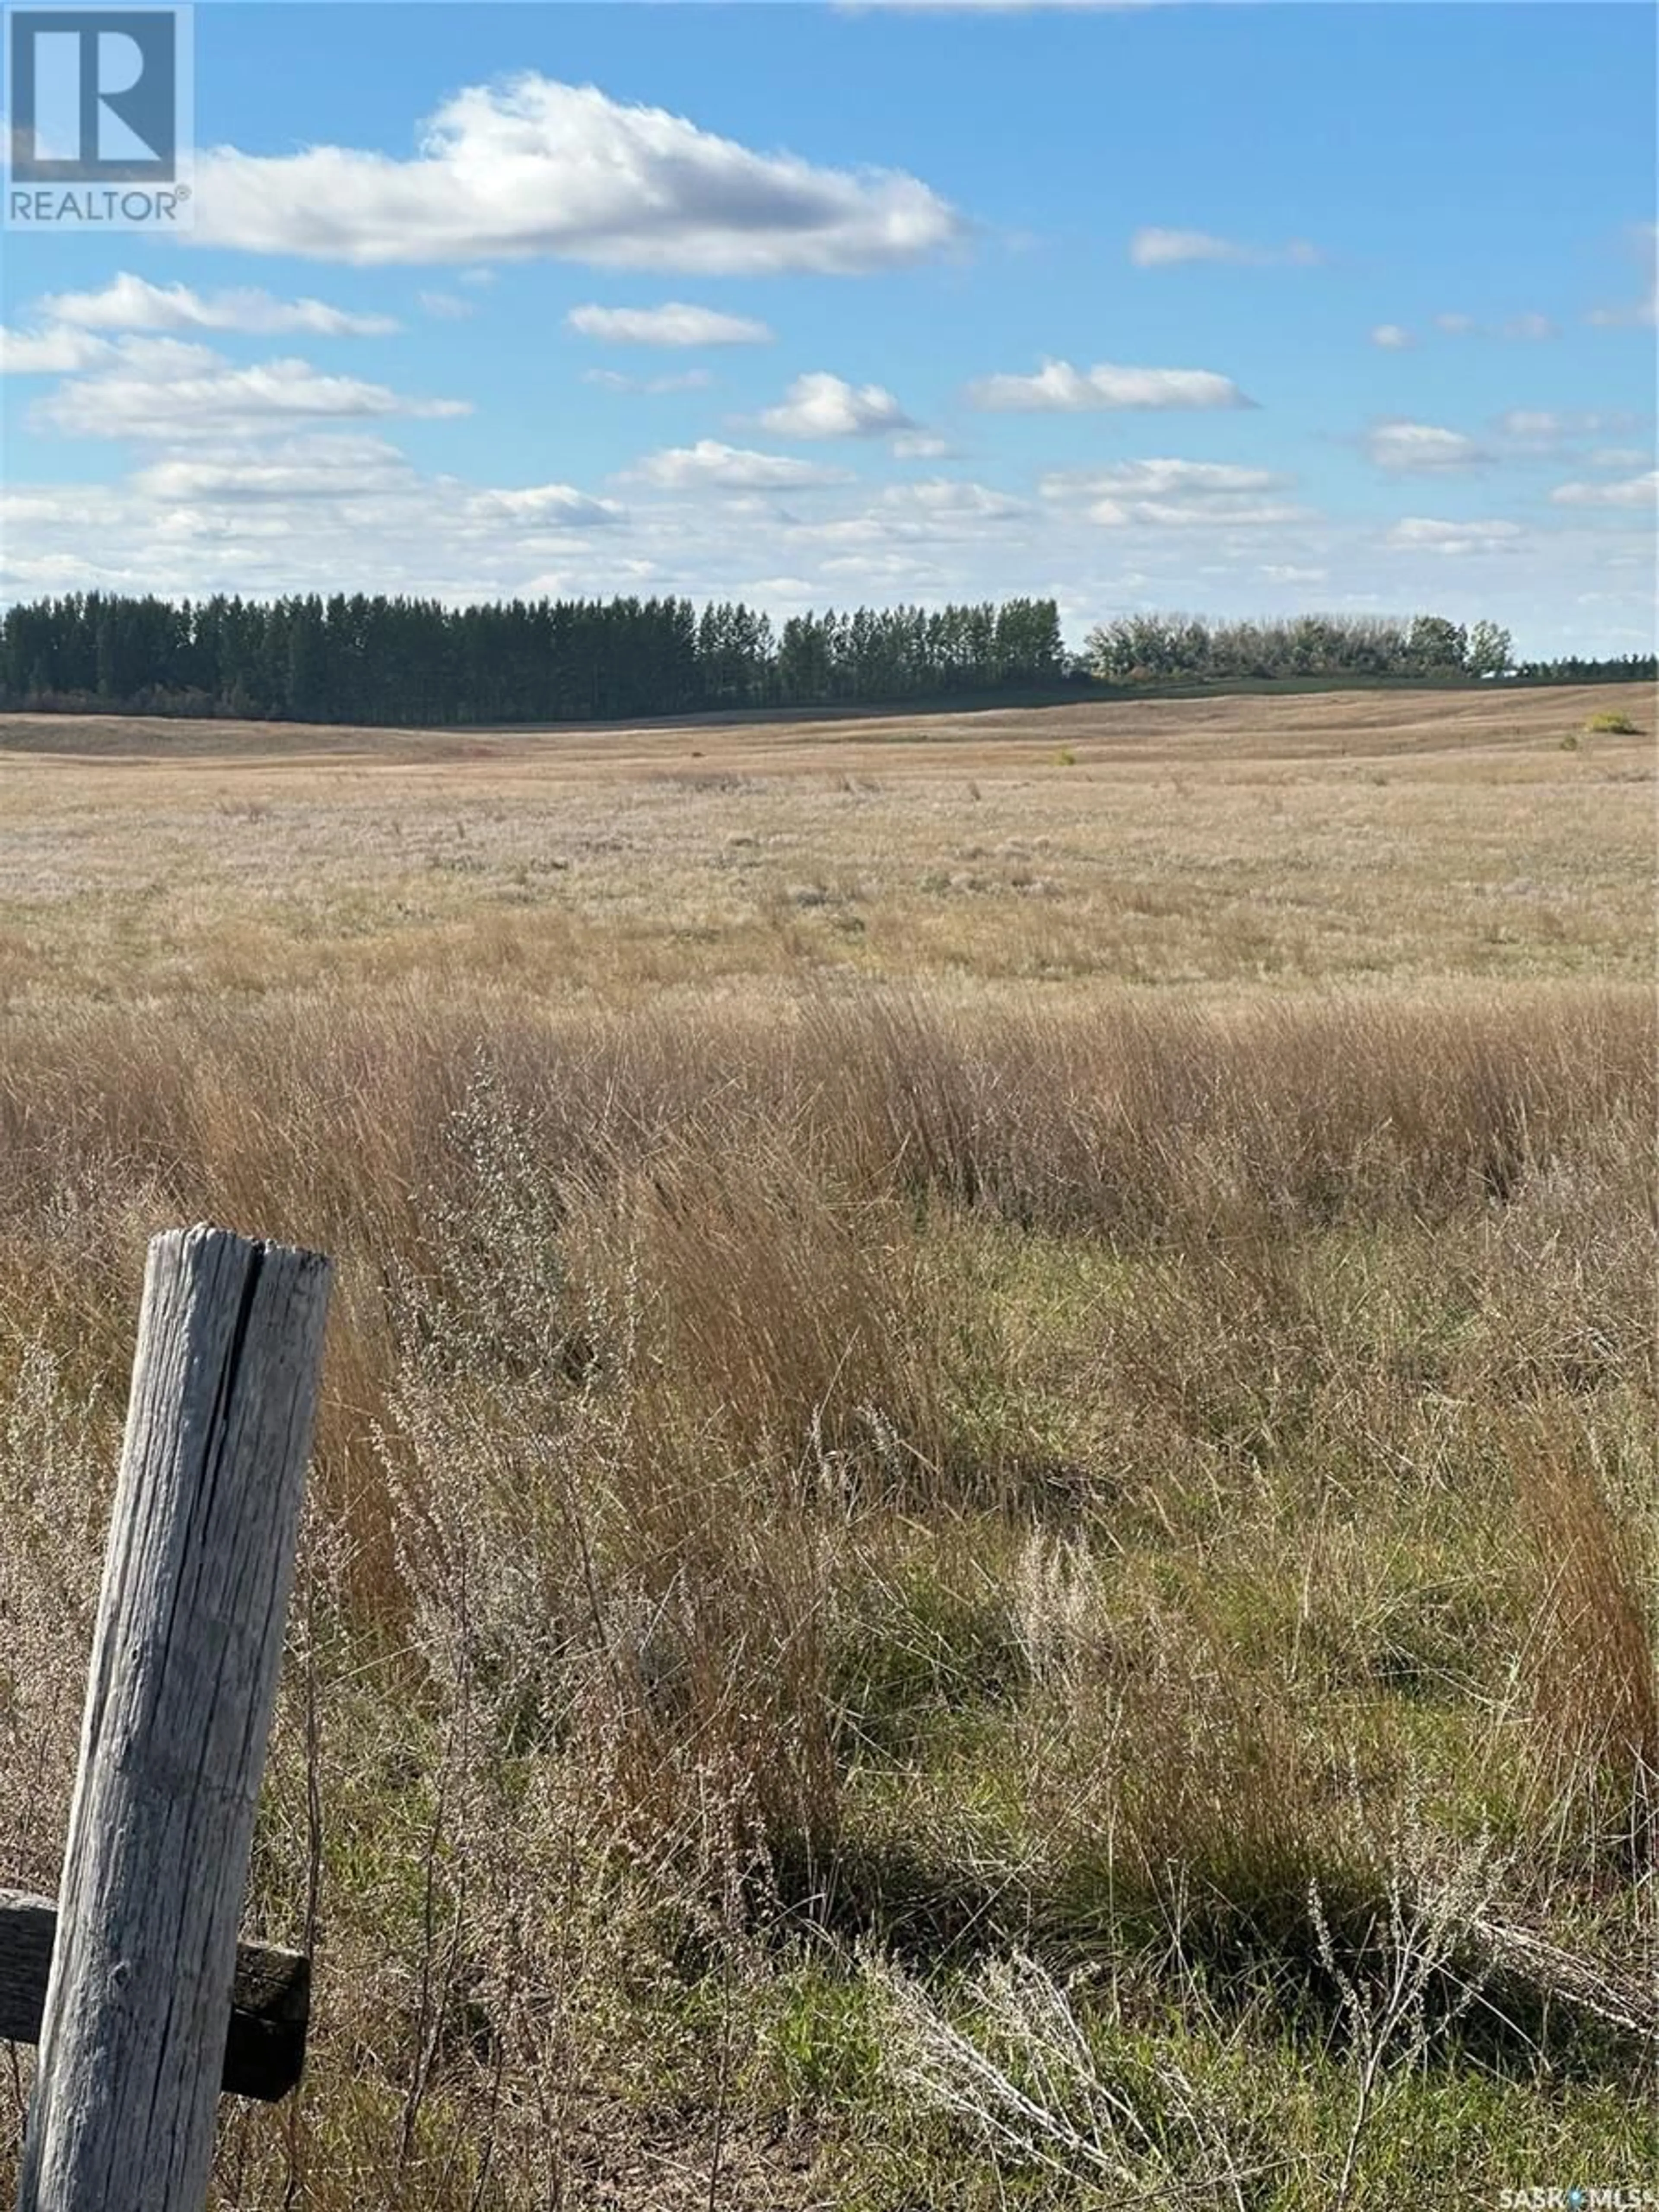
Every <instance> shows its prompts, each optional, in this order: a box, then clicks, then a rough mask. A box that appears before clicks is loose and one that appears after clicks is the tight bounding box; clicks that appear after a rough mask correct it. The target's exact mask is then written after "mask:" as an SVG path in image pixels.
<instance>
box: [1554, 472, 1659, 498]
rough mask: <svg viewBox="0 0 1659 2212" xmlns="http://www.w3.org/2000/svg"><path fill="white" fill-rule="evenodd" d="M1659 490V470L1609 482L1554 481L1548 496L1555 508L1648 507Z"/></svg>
mask: <svg viewBox="0 0 1659 2212" xmlns="http://www.w3.org/2000/svg"><path fill="white" fill-rule="evenodd" d="M1656 493H1659V470H1656V469H1649V470H1648V471H1647V472H1646V474H1645V475H1644V476H1639V477H1618V478H1616V479H1615V480H1614V481H1613V483H1564V484H1557V486H1556V487H1555V489H1554V490H1553V492H1552V493H1551V494H1550V498H1551V499H1552V501H1553V502H1554V504H1555V505H1556V506H1557V507H1651V506H1652V504H1653V502H1654V499H1655V496H1656Z"/></svg>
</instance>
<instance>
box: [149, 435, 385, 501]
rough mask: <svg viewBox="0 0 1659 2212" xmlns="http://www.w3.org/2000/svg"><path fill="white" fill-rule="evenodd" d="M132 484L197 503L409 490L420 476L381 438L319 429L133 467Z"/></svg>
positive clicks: (162, 497) (157, 495) (156, 495)
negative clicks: (271, 440)
mask: <svg viewBox="0 0 1659 2212" xmlns="http://www.w3.org/2000/svg"><path fill="white" fill-rule="evenodd" d="M129 482H130V483H131V487H132V489H134V490H135V491H136V492H137V493H139V494H141V495H143V497H145V498H147V499H154V500H158V501H165V502H180V503H194V502H196V501H202V500H210V501H239V500H260V501H264V500H294V499H339V498H341V497H342V496H344V495H350V496H353V497H358V498H361V497H367V496H369V495H384V494H386V493H388V492H399V491H410V490H413V489H416V486H417V485H418V483H419V478H418V477H417V476H416V471H415V470H414V469H413V468H412V467H411V466H410V463H409V461H408V460H407V459H405V457H404V455H403V454H402V453H399V451H398V448H397V447H395V446H393V445H390V444H388V443H387V442H386V440H385V439H383V438H374V437H365V436H362V435H353V434H350V433H341V432H328V431H324V432H318V433H313V434H311V435H301V436H298V437H294V438H288V439H284V440H280V441H276V442H274V443H271V442H265V443H261V444H258V445H245V444H244V445H236V444H231V445H227V446H222V447H219V448H217V449H216V450H215V451H213V452H210V453H197V454H188V455H172V456H169V457H168V458H167V459H162V460H158V461H152V462H151V463H149V465H148V466H146V467H144V468H141V469H138V470H136V471H134V473H133V475H132V476H131V477H130V478H129Z"/></svg>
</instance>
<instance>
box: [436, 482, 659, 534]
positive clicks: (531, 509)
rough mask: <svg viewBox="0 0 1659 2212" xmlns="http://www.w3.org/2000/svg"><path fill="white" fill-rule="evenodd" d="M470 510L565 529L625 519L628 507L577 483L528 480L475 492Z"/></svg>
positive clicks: (487, 517) (493, 517)
mask: <svg viewBox="0 0 1659 2212" xmlns="http://www.w3.org/2000/svg"><path fill="white" fill-rule="evenodd" d="M467 512H468V513H469V514H472V515H477V516H479V517H482V518H483V519H484V520H489V521H494V520H498V519H501V518H505V519H506V520H507V521H509V522H526V523H535V524H538V525H539V524H545V523H554V524H556V525H558V526H560V527H561V528H562V529H578V530H585V529H589V528H592V527H593V526H596V525H602V524H605V523H615V522H620V521H622V520H623V516H624V514H625V513H626V510H625V509H624V508H623V507H620V506H619V505H618V504H617V501H615V500H613V499H592V498H590V497H589V496H588V495H587V494H586V492H582V491H578V490H577V489H576V488H575V486H574V484H562V483H546V484H526V485H525V486H524V487H523V488H522V489H518V490H503V491H480V492H474V493H473V494H472V495H471V498H470V499H469V500H468V501H467Z"/></svg>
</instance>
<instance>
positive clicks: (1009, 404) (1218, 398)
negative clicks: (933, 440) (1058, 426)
mask: <svg viewBox="0 0 1659 2212" xmlns="http://www.w3.org/2000/svg"><path fill="white" fill-rule="evenodd" d="M968 396H969V399H970V400H971V401H972V403H973V404H974V405H975V407H982V408H987V409H991V410H995V411H999V412H1022V413H1039V412H1045V411H1048V412H1059V413H1074V412H1079V411H1081V410H1084V409H1088V408H1100V407H1249V406H1251V405H1253V404H1254V402H1253V401H1251V400H1249V399H1247V398H1245V396H1244V394H1243V392H1241V391H1240V390H1239V388H1238V386H1237V385H1236V384H1235V383H1234V382H1233V381H1232V380H1231V377H1226V376H1218V375H1216V374H1214V373H1213V371H1212V370H1210V369H1206V368H1118V367H1116V366H1115V364H1114V363H1112V362H1098V363H1097V365H1096V366H1095V367H1094V368H1086V369H1079V368H1073V366H1072V364H1071V362H1068V361H1045V362H1044V363H1043V365H1042V368H1041V369H1039V370H1038V372H1037V373H1036V375H1035V376H987V377H982V378H981V379H980V380H979V381H978V383H976V384H973V385H970V386H969V392H968Z"/></svg>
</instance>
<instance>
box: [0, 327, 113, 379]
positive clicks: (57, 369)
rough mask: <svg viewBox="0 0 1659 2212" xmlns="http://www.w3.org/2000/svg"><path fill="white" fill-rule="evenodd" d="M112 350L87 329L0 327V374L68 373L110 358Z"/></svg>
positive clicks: (74, 372) (73, 372) (108, 344)
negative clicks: (29, 329) (9, 328)
mask: <svg viewBox="0 0 1659 2212" xmlns="http://www.w3.org/2000/svg"><path fill="white" fill-rule="evenodd" d="M114 350H115V349H114V348H113V347H112V345H111V344H110V343H109V341H108V340H107V339H106V338H100V337H97V336H95V335H94V332H92V331H76V330H70V329H69V328H68V327H67V326H65V325H57V326H54V327H53V328H51V329H48V330H44V331H14V330H7V329H0V376H72V375H75V374H78V372H79V371H81V370H82V369H85V368H93V367H94V366H95V365H96V364H97V363H98V362H100V361H107V360H110V359H111V358H112V356H113V354H114Z"/></svg>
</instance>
